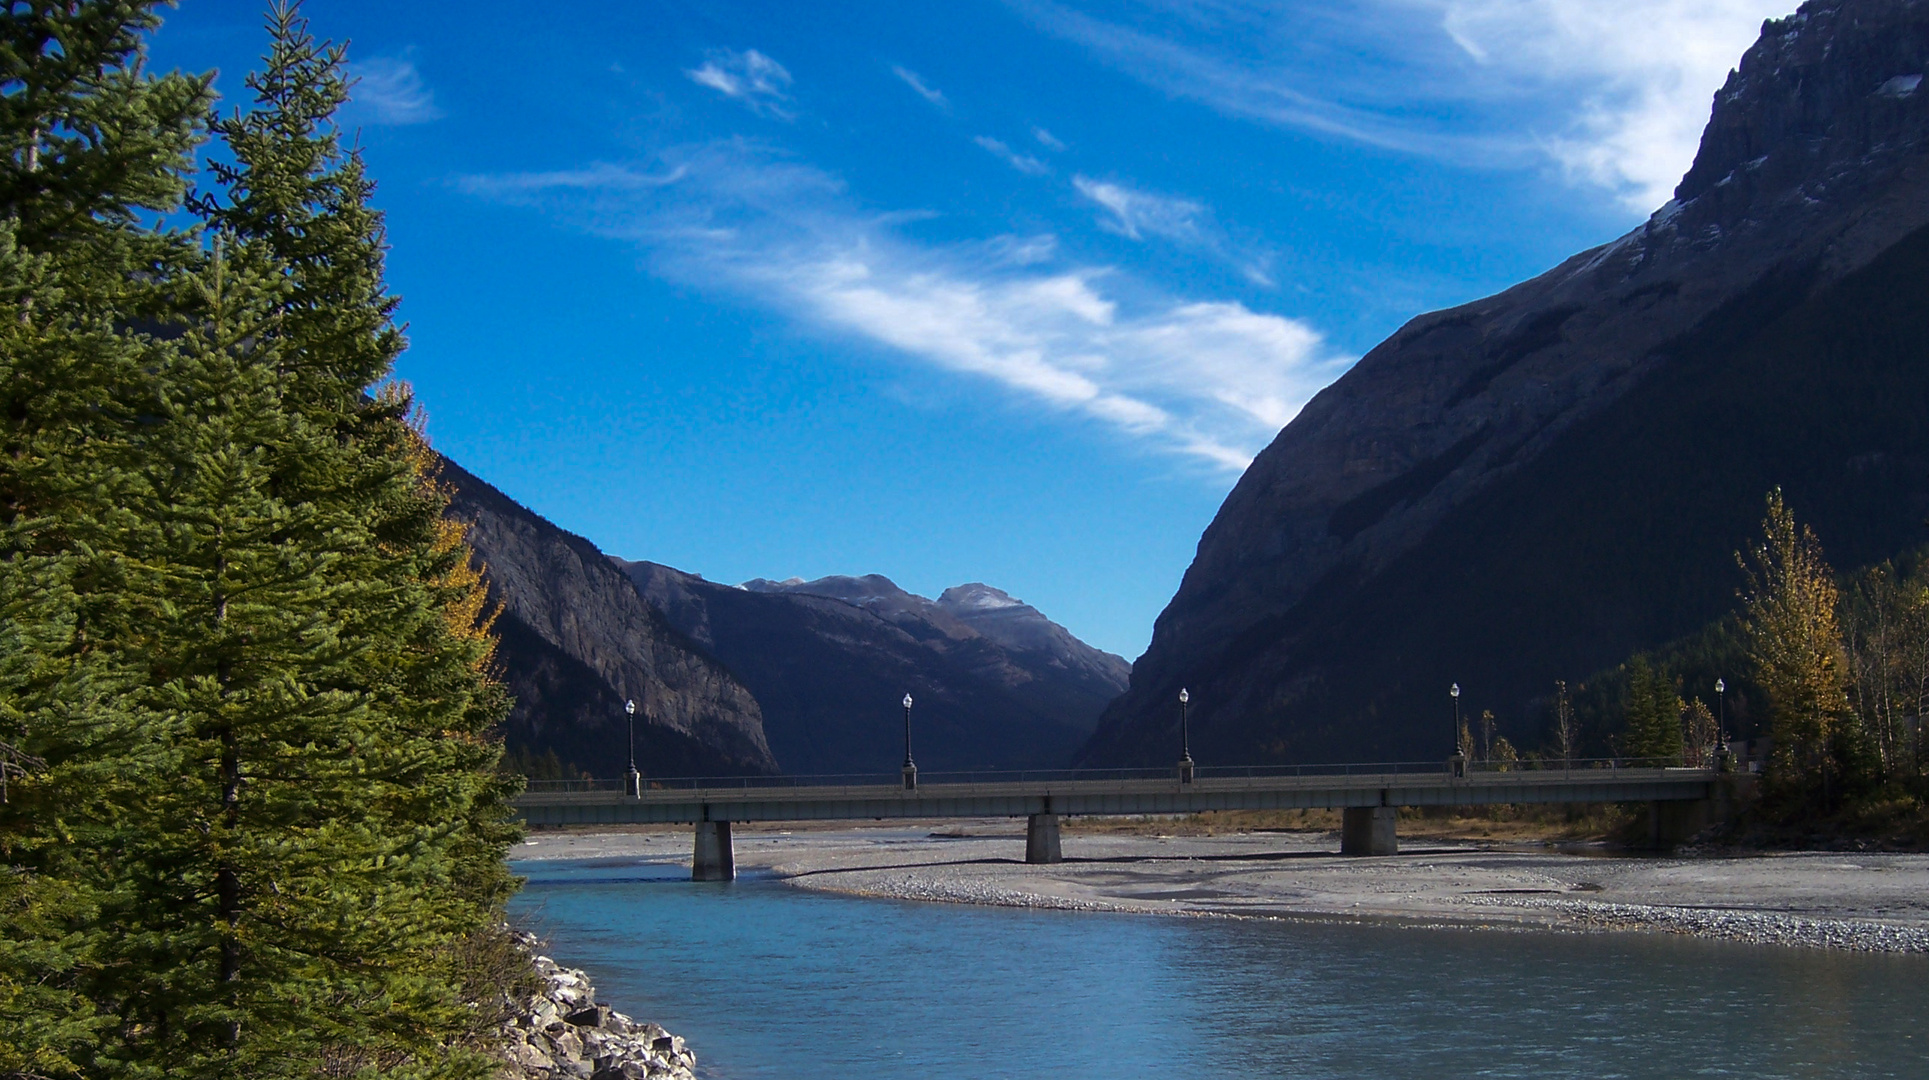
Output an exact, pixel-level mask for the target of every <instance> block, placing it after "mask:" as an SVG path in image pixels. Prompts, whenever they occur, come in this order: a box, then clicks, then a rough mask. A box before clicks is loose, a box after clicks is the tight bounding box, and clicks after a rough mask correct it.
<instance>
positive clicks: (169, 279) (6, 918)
mask: <svg viewBox="0 0 1929 1080" xmlns="http://www.w3.org/2000/svg"><path fill="white" fill-rule="evenodd" d="M157 6H158V5H157V4H155V3H151V2H147V3H143V2H131V3H9V4H8V5H7V6H6V7H5V9H4V10H0V740H6V741H9V742H11V743H12V744H13V745H15V746H16V747H17V748H18V750H19V752H20V753H21V754H23V755H25V756H26V757H27V758H29V759H31V760H32V761H33V762H34V763H35V766H36V767H34V768H32V769H30V770H28V772H27V775H24V776H21V777H19V778H17V780H16V781H15V782H13V783H10V784H9V785H8V792H7V799H6V802H5V804H4V805H0V862H3V863H4V867H0V1072H11V1073H24V1074H29V1075H38V1076H64V1075H78V1074H79V1072H80V1071H81V1070H82V1068H83V1067H84V1066H85V1063H86V1061H87V1060H88V1058H89V1056H90V1053H91V1047H92V1046H93V1045H94V1040H95V1038H96V1036H97V1034H98V1032H99V1031H100V1030H101V1029H102V1027H103V1025H104V1022H103V1019H102V1018H101V1016H100V1014H99V1013H98V1011H97V1009H96V1007H95V1004H94V1003H93V1002H91V1001H90V1000H89V999H87V998H86V997H85V996H84V994H83V993H82V990H81V983H82V981H83V978H84V975H85V973H86V972H87V971H88V970H89V968H90V967H91V966H94V965H96V964H97V962H98V961H97V957H96V956H95V954H94V945H95V944H97V943H98V942H99V941H100V940H101V937H102V929H101V927H100V925H99V923H98V921H97V920H96V919H95V917H94V916H95V914H96V912H97V910H98V903H99V900H100V896H99V895H98V889H97V885H98V881H97V879H93V878H90V877H88V876H87V875H84V874H82V873H80V872H79V868H78V867H77V866H76V863H75V857H76V855H77V853H81V852H83V851H84V850H85V848H86V847H87V846H89V845H92V844H95V843H98V842H100V841H102V840H104V839H105V838H106V835H107V834H109V833H111V832H112V831H114V830H115V829H117V828H118V827H119V826H120V825H122V824H123V823H125V822H126V821H127V820H128V819H129V817H130V815H131V814H133V813H135V812H136V811H137V808H138V805H139V803H140V792H141V791H142V790H143V788H144V785H145V782H146V781H149V780H152V779H153V778H155V777H156V776H157V775H159V774H160V773H161V772H163V771H165V769H166V767H167V765H168V751H167V740H166V738H165V732H164V730H163V729H164V728H165V723H164V722H157V718H155V717H152V716H148V715H144V714H142V713H141V712H140V711H139V710H138V709H136V708H133V707H131V705H130V703H129V702H128V700H127V699H126V697H125V694H124V692H125V691H126V690H127V689H128V688H129V687H130V686H132V685H133V684H134V683H135V682H136V681H137V679H138V673H136V672H132V671H130V670H128V669H127V667H126V665H125V664H124V662H123V661H122V659H121V658H120V657H118V656H116V655H115V654H114V652H113V651H112V650H105V649H102V648H100V647H99V645H100V642H101V640H102V636H103V626H104V624H105V623H107V622H110V621H111V620H112V618H113V617H114V613H115V612H116V610H117V609H118V607H119V606H120V603H121V600H122V597H121V571H122V569H123V567H122V564H121V560H120V558H119V555H118V552H117V538H118V536H119V534H120V532H121V531H122V530H123V529H124V528H125V526H126V524H127V518H126V514H125V511H124V506H125V503H126V501H127V499H128V497H129V495H130V494H131V493H132V490H133V488H134V487H136V486H137V485H138V482H139V477H138V476H137V475H136V474H135V472H134V471H133V470H132V469H131V468H130V463H131V462H132V461H133V460H135V459H136V458H138V456H139V452H140V440H141V438H142V435H143V428H144V424H145V421H146V419H147V417H149V416H150V415H151V414H152V403H153V400H154V397H155V390H156V387H155V382H156V380H155V378H154V375H153V373H154V372H155V371H156V370H157V369H158V368H160V367H161V366H164V364H165V363H166V359H167V356H168V355H169V353H170V347H169V345H168V344H167V343H166V342H165V341H164V340H162V339H163V338H164V337H165V333H161V334H157V333H156V332H155V331H156V330H157V329H160V324H162V323H164V322H165V321H166V319H167V313H168V311H169V308H170V290H171V287H172V283H173V282H174V280H175V279H176V277H177V275H178V273H179V271H180V269H181V268H182V266H183V265H184V264H192V263H193V262H194V261H195V260H196V258H197V254H196V252H195V249H194V246H193V244H192V242H191V239H190V238H189V237H187V236H185V235H184V234H183V233H181V232H180V231H179V230H175V229H171V228H167V227H163V226H160V225H157V224H156V223H155V222H154V221H152V220H150V218H151V217H152V215H155V214H158V213H163V212H166V211H169V210H173V209H176V208H178V207H179V205H180V201H181V195H182V192H183V191H184V188H185V184H184V174H185V173H186V171H187V170H188V168H189V167H190V165H191V157H190V155H191V153H192V151H193V149H194V147H195V146H196V144H197V143H198V142H199V140H200V138H201V126H200V125H201V121H202V119H203V117H204V115H205V112H206V109H207V106H208V102H209V100H210V96H209V92H208V80H207V79H206V78H194V77H188V76H183V75H179V74H167V75H160V76H156V75H152V74H150V73H148V72H147V71H146V70H145V69H144V66H143V60H142V36H143V34H145V33H147V32H149V31H151V30H152V29H153V28H154V26H155V25H157V23H158V19H157V18H156V16H155V14H154V8H156V7H157Z"/></svg>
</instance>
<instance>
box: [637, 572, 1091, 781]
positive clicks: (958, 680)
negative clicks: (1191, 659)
mask: <svg viewBox="0 0 1929 1080" xmlns="http://www.w3.org/2000/svg"><path fill="white" fill-rule="evenodd" d="M617 562H618V564H619V565H621V566H622V567H623V568H624V570H625V571H627V572H628V574H629V575H630V578H631V580H633V581H634V582H635V583H636V588H637V590H638V591H639V592H640V593H641V594H642V595H643V596H644V597H645V598H646V599H647V600H648V601H649V603H650V604H651V606H653V607H655V608H656V609H658V610H660V611H661V612H662V613H663V615H664V617H665V618H666V619H667V620H668V621H669V622H670V623H671V624H672V625H674V626H675V627H676V628H677V629H678V630H680V631H681V632H683V633H685V634H687V635H689V637H690V638H691V639H692V640H694V641H696V642H697V643H698V644H699V645H700V646H701V647H702V648H704V649H705V650H707V651H709V652H710V653H711V654H713V655H715V656H717V657H719V658H720V659H722V660H723V661H724V662H725V663H727V664H728V665H729V666H730V669H731V670H732V671H733V672H735V673H736V674H737V675H738V676H739V677H741V678H742V679H743V681H744V683H745V684H746V685H748V686H749V687H750V688H751V690H752V691H753V692H754V693H755V694H756V696H757V700H758V702H759V703H760V704H761V705H762V707H763V716H764V730H765V732H766V733H767V735H768V737H769V740H770V747H771V750H772V752H773V753H774V754H775V755H776V758H777V761H778V762H779V763H780V764H781V765H782V766H783V768H784V771H786V772H790V773H828V772H864V771H871V772H875V771H889V770H892V769H895V768H896V767H897V766H898V764H899V763H900V762H901V761H902V759H903V754H904V747H903V712H902V709H901V707H900V706H899V704H898V702H899V699H901V698H902V697H903V696H904V694H905V693H907V692H908V693H910V694H911V695H912V696H913V698H914V699H915V701H916V706H915V709H914V713H913V728H914V733H913V750H914V754H915V757H916V759H917V762H918V765H919V766H920V767H921V768H924V769H930V770H946V769H1010V768H1052V767H1059V766H1062V765H1064V764H1065V763H1066V762H1067V761H1069V760H1070V758H1071V755H1072V754H1073V752H1074V751H1076V750H1077V748H1078V747H1079V746H1080V745H1081V744H1082V743H1083V742H1084V740H1085V739H1086V738H1087V737H1088V736H1089V735H1090V733H1091V731H1092V726H1093V724H1094V723H1095V722H1096V720H1097V717H1098V714H1099V712H1100V711H1101V710H1102V709H1103V708H1104V707H1105V704H1106V703H1107V702H1108V701H1110V700H1111V699H1112V698H1113V697H1114V696H1116V695H1117V694H1118V692H1119V691H1120V690H1121V689H1123V688H1124V685H1125V676H1126V671H1127V668H1126V664H1125V661H1123V660H1121V659H1120V658H1118V657H1116V656H1112V655H1110V654H1108V653H1102V652H1099V651H1098V650H1096V649H1093V648H1091V647H1090V646H1088V645H1086V644H1084V643H1083V642H1081V641H1079V640H1078V639H1077V638H1074V637H1072V636H1071V635H1070V634H1069V633H1067V632H1066V631H1065V630H1064V628H1062V627H1060V626H1058V625H1057V624H1055V623H1052V622H1051V621H1050V620H1047V619H1046V618H1045V617H1044V616H1043V615H1040V614H1039V613H1038V612H1037V611H1036V610H1035V609H1033V608H1031V607H1029V606H1027V605H1024V604H1020V603H1018V602H1017V601H1014V600H1012V599H1011V598H1010V597H1009V596H1006V595H1005V594H1004V593H1002V592H999V591H998V590H996V589H992V588H990V587H989V586H984V585H964V586H959V587H958V588H955V589H950V590H947V591H946V593H945V596H944V597H943V598H940V599H939V600H938V601H936V602H933V601H931V600H927V599H925V598H923V597H920V596H914V595H912V594H910V593H907V592H905V591H904V590H902V589H899V588H898V587H897V586H896V585H894V584H892V583H891V582H890V581H889V580H888V579H886V578H883V577H879V576H876V575H872V576H869V577H862V578H851V577H834V578H823V579H820V580H818V581H814V582H802V581H790V582H768V581H762V580H757V581H752V582H748V583H746V585H745V586H744V587H743V588H733V587H731V586H727V585H718V584H714V583H712V582H708V581H704V580H703V579H702V578H699V577H696V576H694V575H691V574H686V573H683V572H682V571H679V570H675V569H672V568H670V567H667V566H659V565H657V564H655V563H648V562H635V563H630V562H622V561H621V560H618V561H617Z"/></svg>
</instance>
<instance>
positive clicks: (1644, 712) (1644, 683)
mask: <svg viewBox="0 0 1929 1080" xmlns="http://www.w3.org/2000/svg"><path fill="white" fill-rule="evenodd" d="M1684 708H1685V706H1684V705H1683V704H1682V701H1681V697H1680V695H1678V694H1676V693H1675V690H1674V684H1673V683H1672V682H1671V681H1670V680H1669V679H1668V676H1667V673H1666V672H1662V671H1657V670H1655V667H1654V665H1653V664H1652V663H1651V662H1649V660H1648V658H1647V657H1646V656H1636V657H1635V658H1634V659H1633V660H1631V661H1629V663H1628V694H1627V701H1626V704H1625V707H1624V710H1623V716H1624V721H1623V731H1622V736H1621V752H1622V753H1623V754H1624V755H1625V756H1626V757H1628V758H1630V759H1632V764H1636V765H1643V766H1648V767H1661V766H1667V765H1679V764H1681V759H1682V750H1683V746H1682V736H1681V713H1682V710H1683V709H1684Z"/></svg>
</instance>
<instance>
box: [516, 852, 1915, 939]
mask: <svg viewBox="0 0 1929 1080" xmlns="http://www.w3.org/2000/svg"><path fill="white" fill-rule="evenodd" d="M690 846H691V837H690V833H689V830H688V829H683V828H677V829H639V830H635V831H628V832H550V831H544V832H540V833H536V834H533V835H532V836H531V838H530V842H529V844H528V845H527V846H525V847H523V848H521V849H519V850H518V851H517V852H516V855H517V857H519V858H530V859H609V858H641V859H648V860H650V861H662V862H679V861H680V862H683V863H684V864H686V865H687V864H688V861H689V858H690ZM1024 847H1025V837H1024V822H1023V821H1022V820H1018V821H1011V820H1004V819H992V820H982V821H978V820H974V821H955V820H953V821H941V822H900V823H893V824H891V825H888V826H876V827H851V826H848V825H839V826H838V827H835V828H797V827H794V826H793V827H787V828H780V827H776V826H770V827H757V826H739V827H738V830H737V836H736V854H737V867H738V872H739V873H740V874H745V875H752V874H754V875H768V876H772V877H775V878H778V879H780V880H782V881H784V882H785V883H786V884H789V885H792V886H795V887H799V888H806V889H813V890H817V891H822V892H833V893H843V894H848V895H857V896H870V897H881V898H891V899H903V900H922V901H939V902H948V903H968V904H987V905H998V906H1010V907H1027V908H1054V909H1062V910H1082V911H1114V912H1138V913H1150V914H1164V915H1181V916H1194V917H1202V916H1203V917H1240V918H1278V919H1310V920H1343V921H1359V922H1376V923H1385V924H1392V925H1405V926H1434V927H1441V926H1450V927H1467V928H1488V929H1502V930H1553V931H1566V932H1600V931H1610V930H1640V931H1654V932H1666V933H1679V934H1692V935H1695V936H1699V937H1709V938H1718V939H1726V940H1734V941H1744V942H1751V943H1760V944H1774V945H1786V946H1802V947H1814V948H1827V949H1848V950H1857V951H1868V952H1929V855H1920V854H1876V853H1855V854H1844V853H1837V852H1787V853H1783V852H1777V853H1762V854H1747V855H1730V854H1724V855H1705V856H1670V857H1654V856H1641V855H1619V854H1611V853H1609V852H1607V851H1606V850H1605V849H1601V848H1589V847H1578V848H1568V849H1556V848H1550V847H1547V846H1542V845H1522V844H1506V843H1479V842H1445V841H1436V840H1419V841H1414V842H1411V843H1407V844H1406V849H1405V850H1404V851H1403V852H1402V853H1401V854H1399V855H1395V856H1386V857H1375V858H1343V857H1341V856H1339V855H1338V854H1337V849H1338V841H1337V839H1336V838H1335V837H1333V836H1332V835H1331V834H1330V833H1322V832H1276V833H1274V832H1269V833H1235V834H1229V835H1212V836H1162V835H1158V834H1156V833H1153V834H1147V835H1140V834H1098V835H1093V834H1085V835H1074V834H1068V835H1066V837H1065V840H1064V850H1065V856H1066V861H1065V862H1063V863H1058V864H1054V865H1049V866H1030V865H1027V864H1026V863H1024V862H1023V856H1024Z"/></svg>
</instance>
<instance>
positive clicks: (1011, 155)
mask: <svg viewBox="0 0 1929 1080" xmlns="http://www.w3.org/2000/svg"><path fill="white" fill-rule="evenodd" d="M971 141H972V142H975V143H977V144H978V145H979V146H980V147H983V148H984V150H985V152H986V153H989V154H991V155H993V156H994V157H996V158H998V159H999V160H1001V161H1003V162H1004V163H1005V164H1007V165H1009V166H1011V167H1012V168H1014V169H1017V170H1018V171H1019V172H1021V173H1024V174H1025V175H1026V176H1043V175H1045V174H1046V173H1049V172H1051V171H1052V167H1051V166H1050V165H1047V164H1045V163H1044V162H1042V161H1040V160H1038V159H1037V158H1035V157H1032V156H1031V155H1030V154H1021V153H1019V152H1018V151H1016V150H1013V149H1012V148H1011V147H1010V146H1007V145H1006V144H1004V143H1002V142H1000V141H998V140H997V139H994V138H992V137H991V136H989V135H980V136H978V137H977V138H975V139H973V140H971Z"/></svg>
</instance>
